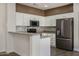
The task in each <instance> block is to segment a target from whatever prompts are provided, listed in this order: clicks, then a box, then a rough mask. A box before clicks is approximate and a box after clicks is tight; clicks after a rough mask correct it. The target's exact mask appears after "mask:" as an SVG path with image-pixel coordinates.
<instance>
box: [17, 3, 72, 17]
mask: <svg viewBox="0 0 79 59" xmlns="http://www.w3.org/2000/svg"><path fill="white" fill-rule="evenodd" d="M16 12H22V13H28V14H34V15H40V16H50V15H57V14H64V13H71V12H73V4H68V5H64V6H61V7H56V8H52V9H48V10H40V9H37V8H33V7H29V6H26V5H22V4H18V3H17V4H16Z"/></svg>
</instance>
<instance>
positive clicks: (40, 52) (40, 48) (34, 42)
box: [30, 35, 50, 56]
mask: <svg viewBox="0 0 79 59" xmlns="http://www.w3.org/2000/svg"><path fill="white" fill-rule="evenodd" d="M30 47H31V56H50V37H46V38H40V36H39V35H35V36H32V38H31V46H30Z"/></svg>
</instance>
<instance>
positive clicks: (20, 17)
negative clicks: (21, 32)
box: [16, 12, 24, 26]
mask: <svg viewBox="0 0 79 59" xmlns="http://www.w3.org/2000/svg"><path fill="white" fill-rule="evenodd" d="M23 21H24V14H23V13H19V12H17V13H16V25H17V26H23V25H24V23H23Z"/></svg>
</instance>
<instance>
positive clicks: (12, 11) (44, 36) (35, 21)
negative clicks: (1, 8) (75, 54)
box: [3, 3, 78, 56]
mask: <svg viewBox="0 0 79 59" xmlns="http://www.w3.org/2000/svg"><path fill="white" fill-rule="evenodd" d="M5 5H6V4H5ZM39 5H43V6H44V5H45V8H44V7H40V6H39ZM47 5H48V6H50V8H48V9H46V8H47V7H46V4H34V3H33V4H32V3H29V4H27V3H25V4H23V3H22V4H21V3H20V4H19V3H16V4H15V3H14V4H7V10H6V11H7V13H6V15H7V17H6V18H7V25H6V26H7V37H6V38H7V40H6V41H7V42H6V44H5V45H6V46H5V45H4V47H6V48H4V49H3V51H7V53H10V52H15V53H17V54H19V55H22V56H50V55H51V51H50V50H52V49H51V47H54V48H56V47H57V42H56V41H57V39H56V38H57V36H56V34H57V33H56V29H57V23H56V22H57V21H56V20H57V19H69V20H70V19H72V18H74V19H76V20H75V21H74V19H73V22H74V23H73V25H74V30H72V29H71V31H72V32H74V34H73V35H72V36H74V39H75V38H76V39H75V40H74V39H73V42H74V43H71V44H72V46H74V48H73V49H74V51H78V35H77V34H78V30H77V27H75V26H78V11H76V10H77V9H78V5H77V4H66V3H65V4H64V3H63V4H62V3H61V4H58V5H55V6H53V4H50V3H49V4H47ZM38 6H39V7H38ZM52 6H53V7H52ZM5 7H6V6H5ZM39 8H40V9H39ZM68 22H69V21H68ZM62 23H63V22H62ZM62 23H61V24H62ZM61 27H63V26H61ZM71 27H73V26H71ZM69 30H70V29H69ZM62 32H63V31H62ZM69 35H70V34H69ZM72 36H71V37H72ZM34 38H35V39H34ZM36 38H37V40H36ZM45 42H46V43H45ZM43 44H46V46H47V47H46V46H45V45H43ZM59 44H60V43H59ZM68 44H69V43H68ZM60 45H62V44H60ZM60 47H61V46H60ZM60 47H58V48H60ZM67 48H68V47H67ZM70 49H71V48H70ZM73 49H71V50H73ZM44 50H45V51H44ZM52 53H53V52H52ZM52 56H53V55H52Z"/></svg>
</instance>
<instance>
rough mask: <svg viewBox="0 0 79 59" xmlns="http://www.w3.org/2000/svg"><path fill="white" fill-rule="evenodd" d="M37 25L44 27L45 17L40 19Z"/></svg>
mask: <svg viewBox="0 0 79 59" xmlns="http://www.w3.org/2000/svg"><path fill="white" fill-rule="evenodd" d="M39 25H40V26H45V17H40V18H39Z"/></svg>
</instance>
